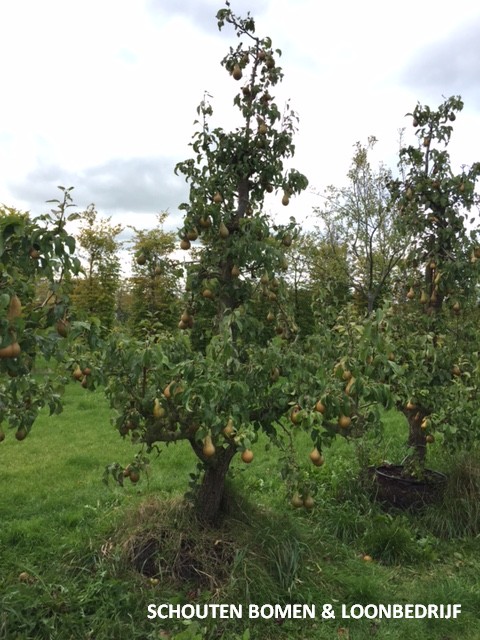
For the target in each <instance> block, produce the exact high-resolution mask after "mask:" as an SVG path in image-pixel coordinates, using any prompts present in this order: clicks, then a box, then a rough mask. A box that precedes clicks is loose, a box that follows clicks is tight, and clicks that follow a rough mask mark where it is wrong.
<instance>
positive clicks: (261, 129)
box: [258, 122, 268, 136]
mask: <svg viewBox="0 0 480 640" xmlns="http://www.w3.org/2000/svg"><path fill="white" fill-rule="evenodd" d="M267 132H268V127H267V125H266V124H265V122H261V123H260V124H259V125H258V133H259V134H260V135H261V136H264V135H266V134H267Z"/></svg>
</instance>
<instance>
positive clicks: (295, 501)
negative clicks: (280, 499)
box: [290, 493, 303, 509]
mask: <svg viewBox="0 0 480 640" xmlns="http://www.w3.org/2000/svg"><path fill="white" fill-rule="evenodd" d="M290 503H291V505H292V507H295V509H299V508H300V507H303V500H302V496H300V495H299V494H298V493H295V494H294V495H293V496H292V499H291V501H290Z"/></svg>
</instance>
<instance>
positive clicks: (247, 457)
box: [241, 449, 253, 464]
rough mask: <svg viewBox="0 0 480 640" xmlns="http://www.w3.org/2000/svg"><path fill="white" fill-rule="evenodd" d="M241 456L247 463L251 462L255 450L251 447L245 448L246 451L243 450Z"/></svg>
mask: <svg viewBox="0 0 480 640" xmlns="http://www.w3.org/2000/svg"><path fill="white" fill-rule="evenodd" d="M241 457H242V460H243V462H245V464H250V462H251V461H252V460H253V451H252V450H251V449H245V451H243V452H242V456H241Z"/></svg>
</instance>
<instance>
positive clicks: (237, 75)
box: [232, 64, 242, 80]
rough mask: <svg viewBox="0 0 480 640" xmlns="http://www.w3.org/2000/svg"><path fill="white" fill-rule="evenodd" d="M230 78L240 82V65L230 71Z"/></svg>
mask: <svg viewBox="0 0 480 640" xmlns="http://www.w3.org/2000/svg"><path fill="white" fill-rule="evenodd" d="M232 76H233V78H234V79H235V80H241V78H242V70H241V68H240V65H238V64H236V65H234V67H233V71H232Z"/></svg>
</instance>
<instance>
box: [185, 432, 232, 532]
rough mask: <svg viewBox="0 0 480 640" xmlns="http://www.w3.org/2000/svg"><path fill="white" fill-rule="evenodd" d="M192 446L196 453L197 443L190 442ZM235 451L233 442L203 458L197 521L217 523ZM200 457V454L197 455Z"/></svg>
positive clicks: (222, 506) (223, 506)
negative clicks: (203, 467) (210, 456)
mask: <svg viewBox="0 0 480 640" xmlns="http://www.w3.org/2000/svg"><path fill="white" fill-rule="evenodd" d="M191 444H192V448H193V449H194V451H195V453H196V454H197V455H198V453H199V452H198V443H192V442H191ZM236 452H237V448H236V446H235V445H234V444H230V445H228V446H227V447H225V448H218V449H217V451H216V452H215V455H214V456H213V457H212V458H209V459H208V460H205V459H204V462H205V472H204V475H203V478H202V481H201V484H200V486H199V487H198V490H197V495H196V500H195V509H196V512H197V517H198V519H199V521H200V522H201V523H202V524H204V525H206V526H215V525H217V524H218V522H219V520H220V518H221V516H222V514H223V513H224V512H225V506H226V495H225V486H226V478H227V473H228V469H229V467H230V462H231V461H232V459H233V456H234V455H235V453H236ZM199 457H200V458H202V456H199Z"/></svg>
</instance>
